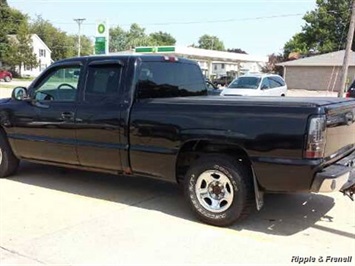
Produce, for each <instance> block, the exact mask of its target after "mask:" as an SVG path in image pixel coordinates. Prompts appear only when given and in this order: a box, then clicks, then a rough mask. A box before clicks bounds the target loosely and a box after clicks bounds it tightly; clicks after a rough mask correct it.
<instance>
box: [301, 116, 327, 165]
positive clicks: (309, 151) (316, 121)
mask: <svg viewBox="0 0 355 266" xmlns="http://www.w3.org/2000/svg"><path fill="white" fill-rule="evenodd" d="M325 143H326V118H325V116H316V117H312V118H310V120H309V127H308V135H307V146H306V150H305V153H304V157H305V158H310V159H314V158H322V157H323V156H324V150H325Z"/></svg>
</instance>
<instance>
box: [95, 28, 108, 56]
mask: <svg viewBox="0 0 355 266" xmlns="http://www.w3.org/2000/svg"><path fill="white" fill-rule="evenodd" d="M108 32H109V31H108V28H107V22H106V21H99V22H98V23H97V24H96V35H95V54H108V45H109V41H108V40H109V34H108Z"/></svg>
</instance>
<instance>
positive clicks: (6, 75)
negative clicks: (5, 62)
mask: <svg viewBox="0 0 355 266" xmlns="http://www.w3.org/2000/svg"><path fill="white" fill-rule="evenodd" d="M0 79H3V80H5V81H6V82H10V81H11V80H12V74H11V73H10V72H9V71H6V70H0Z"/></svg>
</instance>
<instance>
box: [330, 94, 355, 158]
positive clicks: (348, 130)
mask: <svg viewBox="0 0 355 266" xmlns="http://www.w3.org/2000/svg"><path fill="white" fill-rule="evenodd" d="M325 110H326V114H327V129H326V144H325V154H324V155H325V157H329V156H331V155H335V154H336V153H338V151H340V150H342V151H343V152H345V151H346V150H351V149H352V148H354V147H355V101H346V102H342V103H339V104H335V105H330V106H327V107H326V108H325Z"/></svg>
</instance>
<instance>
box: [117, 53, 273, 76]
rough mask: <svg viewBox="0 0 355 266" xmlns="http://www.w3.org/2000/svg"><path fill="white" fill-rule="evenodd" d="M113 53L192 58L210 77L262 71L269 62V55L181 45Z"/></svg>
mask: <svg viewBox="0 0 355 266" xmlns="http://www.w3.org/2000/svg"><path fill="white" fill-rule="evenodd" d="M113 54H162V55H175V56H181V57H185V58H190V59H193V60H195V61H197V62H198V64H199V65H200V67H201V70H202V72H203V74H204V75H205V76H206V77H210V78H211V77H216V76H225V75H231V76H239V75H242V74H245V73H247V72H260V71H261V67H262V66H263V65H264V64H265V63H266V62H268V57H267V56H253V55H248V54H239V53H231V52H224V51H215V50H206V49H200V48H194V47H181V46H143V47H136V48H135V49H132V50H129V51H121V52H117V53H113ZM231 71H233V73H231Z"/></svg>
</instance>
